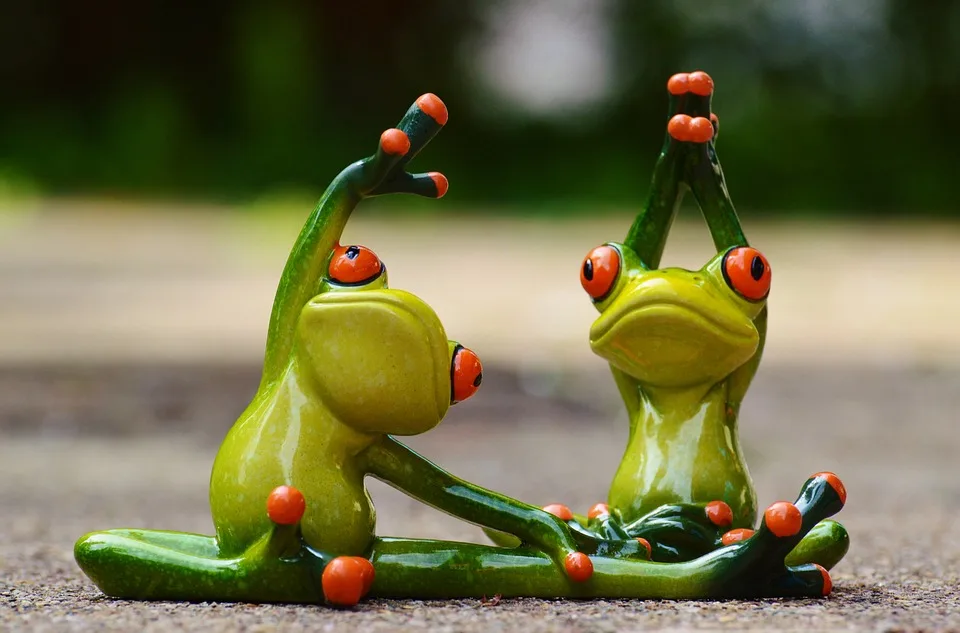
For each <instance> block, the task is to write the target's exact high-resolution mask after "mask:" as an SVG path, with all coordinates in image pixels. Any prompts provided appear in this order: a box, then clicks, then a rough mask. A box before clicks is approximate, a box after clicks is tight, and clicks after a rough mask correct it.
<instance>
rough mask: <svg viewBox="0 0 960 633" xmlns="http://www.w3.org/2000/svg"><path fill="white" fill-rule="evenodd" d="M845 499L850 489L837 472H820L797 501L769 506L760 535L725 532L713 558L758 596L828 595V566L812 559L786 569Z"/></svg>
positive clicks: (727, 572)
mask: <svg viewBox="0 0 960 633" xmlns="http://www.w3.org/2000/svg"><path fill="white" fill-rule="evenodd" d="M845 501H846V491H845V490H844V487H843V483H842V482H841V481H840V479H839V478H838V477H837V476H836V475H834V474H833V473H818V474H816V475H814V476H813V477H811V478H810V479H808V480H807V481H806V483H804V485H803V488H802V489H801V491H800V495H799V497H798V498H797V501H796V502H795V503H790V502H788V501H778V502H776V503H774V504H772V505H771V506H769V507H768V508H767V509H766V511H764V513H763V519H762V520H761V523H760V527H759V528H758V529H757V530H756V532H753V533H750V531H749V530H732V531H729V532H727V533H725V534H724V535H723V536H722V537H721V547H720V548H719V549H718V550H716V551H715V552H714V553H713V554H712V556H715V557H716V558H717V560H718V561H721V560H722V561H724V563H723V565H722V566H723V567H725V570H724V574H725V575H728V577H729V578H730V580H731V581H735V582H740V583H743V584H744V585H745V586H746V587H749V591H752V592H756V593H757V595H759V594H761V593H767V594H770V593H771V592H783V593H784V595H809V592H810V591H811V590H812V589H816V588H818V587H819V588H820V590H821V591H822V592H823V595H826V594H827V593H829V592H830V589H831V587H832V584H831V581H830V575H829V573H828V572H827V570H826V569H825V568H824V566H822V565H819V564H816V563H814V562H813V561H810V560H809V559H808V560H805V561H804V560H798V561H797V562H801V563H803V564H800V565H796V566H787V565H789V558H788V555H789V554H790V553H791V552H792V551H794V550H795V548H797V546H798V545H799V544H800V543H801V541H802V539H803V538H804V537H805V536H807V535H808V534H810V533H812V532H813V531H814V528H815V526H817V525H818V524H820V523H821V522H824V519H827V518H828V517H830V516H832V515H833V514H836V513H837V512H839V511H840V509H841V508H843V504H844V502H845ZM838 525H839V524H838ZM803 551H805V550H801V552H803ZM830 551H832V550H830ZM821 553H822V552H821ZM784 570H786V571H787V572H788V573H787V574H786V575H784ZM791 592H797V593H791ZM771 595H772V594H771Z"/></svg>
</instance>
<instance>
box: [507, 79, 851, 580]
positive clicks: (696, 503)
mask: <svg viewBox="0 0 960 633" xmlns="http://www.w3.org/2000/svg"><path fill="white" fill-rule="evenodd" d="M713 90H714V85H713V80H712V79H711V78H710V76H709V75H707V74H706V73H704V72H702V71H696V72H691V73H680V74H677V75H674V76H673V77H671V78H670V80H669V81H668V82H667V91H668V93H669V95H670V97H669V102H670V113H669V118H668V122H667V133H666V139H665V142H664V145H663V148H662V151H661V154H660V157H659V159H658V161H657V163H656V166H655V169H654V174H653V182H652V186H651V190H650V194H649V198H648V201H647V204H646V207H645V209H644V210H643V211H642V212H641V213H640V214H639V215H638V217H637V218H636V220H635V222H634V223H633V226H631V227H630V230H629V232H628V234H627V236H626V239H625V240H624V241H623V243H615V242H609V243H606V244H603V245H602V246H599V247H597V248H594V249H593V250H592V251H590V252H589V253H588V254H587V256H586V258H585V259H584V260H583V264H582V266H581V268H580V282H581V284H582V286H583V289H584V290H585V291H586V292H587V294H588V295H589V297H590V299H591V300H592V301H593V304H594V306H595V307H596V308H597V310H598V311H599V312H600V316H599V317H598V318H597V319H596V321H595V322H594V323H593V325H592V326H591V328H590V346H591V348H592V350H593V351H594V352H595V353H596V354H598V355H599V356H601V357H602V358H604V359H605V360H607V361H608V362H609V364H610V368H611V370H612V372H613V377H614V381H615V382H616V385H617V387H618V389H619V391H620V394H621V397H622V398H623V400H624V403H625V404H626V408H627V411H628V413H629V419H630V434H629V439H628V442H627V446H626V450H625V452H624V454H623V458H622V460H621V462H620V466H619V468H618V469H617V471H616V474H615V476H614V479H613V482H612V484H611V486H610V491H609V496H608V500H607V503H600V504H597V505H596V506H594V507H593V508H591V509H590V511H589V512H588V513H587V516H586V517H582V516H580V517H578V525H579V526H580V527H582V528H584V529H587V530H588V531H589V529H590V525H591V523H592V524H594V525H595V526H596V530H597V532H598V533H601V534H606V535H610V536H613V535H621V536H622V537H624V538H628V537H629V538H644V539H646V540H647V541H648V542H649V543H650V544H651V548H652V557H653V560H657V561H682V560H690V559H692V558H695V557H697V556H700V555H703V554H705V553H707V552H709V551H712V550H714V549H716V548H717V547H722V546H724V545H725V544H729V543H733V542H736V541H738V540H742V539H745V538H749V537H750V535H751V534H752V533H753V527H754V525H755V522H756V518H757V501H756V494H755V492H754V487H753V482H752V481H751V478H750V474H749V472H748V470H747V465H746V463H745V461H744V458H743V452H742V450H741V448H740V442H739V438H738V431H737V416H738V413H739V410H740V404H741V402H742V401H743V398H744V396H745V394H746V391H747V388H748V386H749V385H750V382H751V380H752V379H753V376H754V374H755V373H756V371H757V367H758V365H759V363H760V356H761V353H762V351H763V346H764V340H765V338H766V331H767V297H768V295H769V292H770V284H771V274H772V273H771V267H770V263H769V262H768V261H767V259H766V257H764V255H763V254H762V253H760V251H758V250H757V249H755V248H753V247H752V246H750V245H749V243H748V242H747V239H746V237H745V236H744V234H743V231H742V229H741V226H740V222H739V220H738V218H737V214H736V212H735V210H734V207H733V203H732V202H731V200H730V196H729V193H728V190H727V186H726V183H725V182H724V177H723V171H722V169H721V167H720V162H719V160H718V158H717V153H716V148H715V143H716V138H717V133H718V132H719V120H718V118H717V116H716V115H715V114H713V113H712V112H711V107H710V101H711V96H712V94H713ZM688 190H689V191H690V192H692V193H693V195H694V197H695V198H696V201H697V203H698V204H699V206H700V209H701V211H702V213H703V215H704V218H705V219H706V222H707V224H708V226H709V229H710V232H711V235H712V237H713V242H714V245H715V246H716V249H717V254H716V255H715V256H714V257H712V258H711V259H710V260H709V261H708V262H707V263H706V264H705V265H704V266H703V268H701V269H700V270H695V271H690V270H683V269H680V268H665V269H658V266H659V264H660V259H661V255H662V253H663V249H664V244H665V242H666V238H667V233H668V232H669V230H670V226H671V224H672V223H673V220H674V217H675V216H676V213H677V210H678V208H679V206H680V203H681V200H682V199H683V196H684V194H685V193H686V191H688ZM824 476H825V477H828V478H829V479H830V480H831V481H833V482H834V483H836V484H837V490H838V492H839V494H840V496H841V497H844V496H845V494H846V493H845V491H844V489H843V488H842V486H841V485H839V483H838V482H839V479H836V478H835V477H836V476H835V475H833V474H830V473H827V474H824ZM499 540H500V541H503V540H504V539H502V538H500V539H499ZM848 547H849V538H848V535H847V532H846V530H845V529H844V528H843V526H842V525H840V524H839V523H837V522H835V521H830V520H827V521H823V522H822V523H820V524H818V525H817V526H816V527H814V529H813V530H812V531H811V533H810V534H809V535H808V536H807V537H806V538H805V539H804V540H803V541H802V542H801V543H800V545H799V546H798V548H797V549H796V550H794V551H793V552H792V553H791V554H790V556H788V557H787V560H786V562H787V564H789V565H796V564H801V563H817V564H820V565H821V566H823V567H825V568H826V569H830V568H831V567H833V566H834V565H835V564H836V563H837V562H839V560H840V559H841V558H842V557H843V556H844V554H845V553H846V551H847V549H848Z"/></svg>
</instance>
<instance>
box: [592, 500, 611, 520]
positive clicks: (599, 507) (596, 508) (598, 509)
mask: <svg viewBox="0 0 960 633" xmlns="http://www.w3.org/2000/svg"><path fill="white" fill-rule="evenodd" d="M607 514H610V506H608V505H607V504H605V503H596V504H594V505H593V507H592V508H590V510H589V511H588V512H587V518H590V519H596V518H597V517H600V516H604V515H607Z"/></svg>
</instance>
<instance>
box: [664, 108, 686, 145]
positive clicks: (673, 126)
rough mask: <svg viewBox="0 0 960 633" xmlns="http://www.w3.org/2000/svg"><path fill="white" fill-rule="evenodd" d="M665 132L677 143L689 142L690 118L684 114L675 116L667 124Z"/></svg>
mask: <svg viewBox="0 0 960 633" xmlns="http://www.w3.org/2000/svg"><path fill="white" fill-rule="evenodd" d="M667 132H668V133H669V134H670V136H672V137H673V138H675V139H676V140H678V141H689V140H690V117H689V116H688V115H686V114H675V115H673V116H672V117H671V118H670V121H668V122H667Z"/></svg>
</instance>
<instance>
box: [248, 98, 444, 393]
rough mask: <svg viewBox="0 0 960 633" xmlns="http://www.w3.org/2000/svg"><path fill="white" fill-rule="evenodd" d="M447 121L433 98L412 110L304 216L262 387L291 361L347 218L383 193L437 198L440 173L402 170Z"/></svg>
mask: <svg viewBox="0 0 960 633" xmlns="http://www.w3.org/2000/svg"><path fill="white" fill-rule="evenodd" d="M446 122H447V109H446V106H445V105H444V104H443V102H442V101H441V100H440V99H439V98H438V97H436V96H435V95H433V94H425V95H423V96H421V97H420V98H419V99H417V101H416V102H415V103H414V104H413V105H412V106H410V108H409V110H407V113H406V114H405V115H404V117H403V118H402V119H401V120H400V123H399V124H398V125H397V127H396V128H391V129H389V130H386V131H385V132H383V134H381V135H380V142H379V144H378V145H377V151H376V152H375V153H374V154H373V155H372V156H369V157H367V158H364V159H362V160H359V161H357V162H355V163H353V164H351V165H349V166H348V167H347V168H346V169H344V170H343V171H342V172H340V174H339V175H337V177H336V178H334V179H333V182H331V183H330V186H329V187H327V190H326V191H325V192H324V193H323V196H321V198H320V201H319V202H318V203H317V206H316V207H315V208H314V210H313V213H311V214H310V216H309V217H308V218H307V221H306V223H305V224H304V226H303V228H302V229H301V231H300V235H299V237H298V238H297V241H296V243H295V244H294V246H293V248H292V249H291V251H290V256H289V257H288V259H287V263H286V266H285V267H284V269H283V274H282V276H281V278H280V283H279V286H278V287H277V293H276V296H275V297H274V302H273V311H272V313H271V316H270V326H269V329H268V332H267V345H266V355H265V359H264V369H263V377H262V379H261V383H260V387H261V389H262V388H263V387H265V386H267V385H269V384H271V383H272V382H273V381H275V380H276V379H277V378H279V377H280V376H281V375H282V374H283V371H284V369H285V368H286V367H287V366H288V364H289V362H290V350H291V348H292V346H293V333H294V331H295V330H296V328H295V327H294V326H295V325H296V321H297V318H298V317H299V314H300V311H301V310H302V309H303V306H304V305H306V303H307V302H308V301H309V300H310V299H311V298H312V297H314V296H316V294H317V292H318V289H319V287H320V283H321V281H322V278H323V276H324V272H325V267H326V265H327V262H328V261H329V259H330V255H331V253H332V252H333V250H334V249H335V248H336V247H337V246H339V241H340V236H341V235H342V234H343V230H344V227H345V226H346V224H347V220H348V219H349V218H350V214H351V213H352V212H353V210H354V209H355V208H356V206H357V205H358V204H359V203H360V202H361V201H362V200H364V199H365V198H369V197H372V196H378V195H381V194H387V193H411V194H415V195H419V196H425V197H429V198H440V197H442V196H443V195H444V194H445V193H446V191H447V179H446V178H445V177H444V176H443V175H442V174H440V173H437V172H429V173H420V174H411V173H408V172H407V171H406V170H405V168H406V165H407V163H409V162H410V161H411V160H412V159H413V158H414V157H415V156H416V155H417V154H418V153H419V152H420V150H422V149H423V148H424V147H425V146H426V144H427V143H429V142H430V140H431V139H433V137H435V136H436V135H437V133H438V132H439V131H440V129H441V128H442V127H443V126H444V124H445V123H446Z"/></svg>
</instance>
